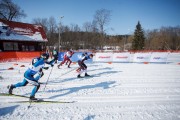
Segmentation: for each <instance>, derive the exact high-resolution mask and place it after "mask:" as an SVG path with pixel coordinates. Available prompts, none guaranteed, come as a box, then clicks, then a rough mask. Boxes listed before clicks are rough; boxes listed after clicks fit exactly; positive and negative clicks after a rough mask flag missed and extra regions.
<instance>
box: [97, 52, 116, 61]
mask: <svg viewBox="0 0 180 120" xmlns="http://www.w3.org/2000/svg"><path fill="white" fill-rule="evenodd" d="M112 59H113V53H96V55H95V61H96V62H112Z"/></svg>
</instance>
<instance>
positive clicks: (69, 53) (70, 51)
mask: <svg viewBox="0 0 180 120" xmlns="http://www.w3.org/2000/svg"><path fill="white" fill-rule="evenodd" d="M73 54H74V52H73V51H72V50H69V51H67V52H66V53H65V54H64V59H63V61H62V62H61V63H60V64H59V65H58V68H60V66H62V65H63V64H64V63H65V62H66V61H67V62H68V61H69V65H68V68H70V65H71V63H72V61H71V60H70V58H71V57H72V55H73Z"/></svg>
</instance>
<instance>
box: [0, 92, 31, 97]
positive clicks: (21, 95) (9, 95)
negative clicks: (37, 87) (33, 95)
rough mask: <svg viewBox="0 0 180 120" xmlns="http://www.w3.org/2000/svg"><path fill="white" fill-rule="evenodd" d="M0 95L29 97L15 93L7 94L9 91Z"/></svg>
mask: <svg viewBox="0 0 180 120" xmlns="http://www.w3.org/2000/svg"><path fill="white" fill-rule="evenodd" d="M0 96H13V97H23V98H29V97H28V96H25V95H17V94H9V93H0Z"/></svg>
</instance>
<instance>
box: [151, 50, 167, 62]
mask: <svg viewBox="0 0 180 120" xmlns="http://www.w3.org/2000/svg"><path fill="white" fill-rule="evenodd" d="M168 54H169V53H156V52H154V53H152V54H151V58H150V62H158V63H160V62H161V63H165V62H167V58H168Z"/></svg>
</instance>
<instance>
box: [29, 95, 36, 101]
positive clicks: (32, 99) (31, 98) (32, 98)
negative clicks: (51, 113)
mask: <svg viewBox="0 0 180 120" xmlns="http://www.w3.org/2000/svg"><path fill="white" fill-rule="evenodd" d="M37 100H38V99H37V98H35V97H34V96H30V98H29V101H37Z"/></svg>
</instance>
